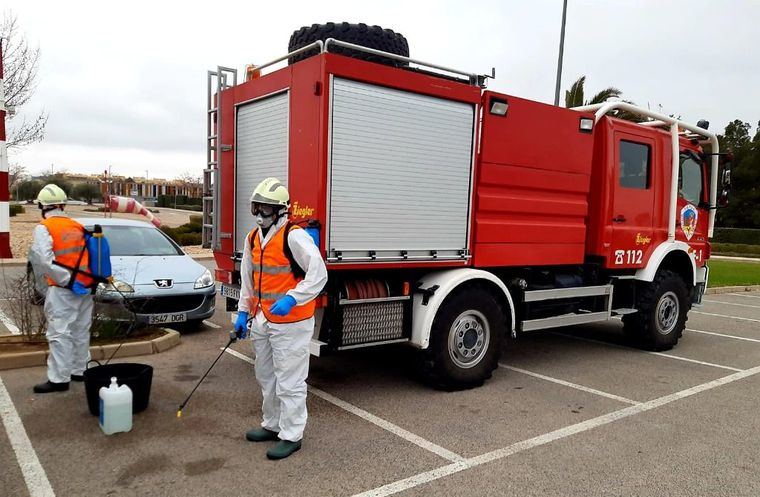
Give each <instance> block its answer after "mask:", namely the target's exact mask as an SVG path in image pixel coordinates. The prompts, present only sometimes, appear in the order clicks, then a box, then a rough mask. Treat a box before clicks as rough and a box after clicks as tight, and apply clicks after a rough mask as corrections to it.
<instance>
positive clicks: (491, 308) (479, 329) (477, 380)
mask: <svg viewBox="0 0 760 497" xmlns="http://www.w3.org/2000/svg"><path fill="white" fill-rule="evenodd" d="M505 333H506V319H505V316H504V313H503V311H502V309H501V307H500V306H499V304H498V303H497V302H496V299H495V298H494V297H493V295H492V294H491V293H490V292H488V291H487V290H485V289H483V288H478V287H475V288H473V287H468V288H466V289H460V290H457V291H455V293H453V294H452V295H450V296H449V297H447V298H446V300H444V301H443V303H442V304H441V307H440V309H438V312H437V313H436V316H435V319H434V320H433V327H432V329H431V332H430V335H431V336H430V345H429V346H428V348H427V350H425V352H424V358H423V361H422V372H423V376H424V378H425V381H426V382H428V383H430V384H431V385H433V386H434V387H436V388H443V389H446V390H462V389H466V388H472V387H476V386H480V385H482V384H483V382H484V381H485V380H487V379H488V378H490V377H491V373H492V372H493V370H494V369H496V367H498V362H499V356H500V355H501V347H502V343H503V338H504V335H505Z"/></svg>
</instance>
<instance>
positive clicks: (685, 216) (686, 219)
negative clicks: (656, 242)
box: [681, 204, 698, 240]
mask: <svg viewBox="0 0 760 497" xmlns="http://www.w3.org/2000/svg"><path fill="white" fill-rule="evenodd" d="M697 217H698V213H697V208H696V207H694V206H693V205H691V204H686V205H685V206H684V207H683V209H681V229H682V230H683V234H684V236H685V237H686V239H687V240H691V237H692V236H694V231H696V229H697Z"/></svg>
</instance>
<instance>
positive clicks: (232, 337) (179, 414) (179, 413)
mask: <svg viewBox="0 0 760 497" xmlns="http://www.w3.org/2000/svg"><path fill="white" fill-rule="evenodd" d="M236 340H237V333H235V331H234V330H232V331H230V340H229V341H228V342H227V345H225V346H224V348H223V349H222V351H221V352H219V355H218V356H216V359H214V362H212V363H211V366H209V368H208V370H207V371H206V373H205V374H204V375H203V376H202V377H201V379H200V380H199V381H198V383H197V384H196V385H195V388H193V390H192V391H191V392H190V395H188V396H187V398H186V399H185V401H184V402H182V403H181V404H180V405H179V409H177V417H178V418H181V417H182V409H184V408H185V406H186V405H187V403H188V402H189V401H190V397H192V396H193V394H194V393H195V391H196V390H198V387H199V386H201V383H203V380H205V379H206V376H208V374H209V373H210V372H211V369H213V367H214V366H215V365H216V363H217V361H219V359H221V358H222V354H224V352H225V351H226V350H227V347H229V346H230V345H232V344H233V343H234V342H235V341H236Z"/></svg>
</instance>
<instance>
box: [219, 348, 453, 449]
mask: <svg viewBox="0 0 760 497" xmlns="http://www.w3.org/2000/svg"><path fill="white" fill-rule="evenodd" d="M227 352H228V353H229V354H231V355H233V356H235V357H237V358H238V359H242V360H244V361H245V362H247V363H249V364H253V359H252V358H250V357H249V356H247V355H245V354H241V353H240V352H238V351H236V350H231V349H227ZM309 392H311V393H312V394H314V395H316V396H317V397H319V398H321V399H322V400H326V401H327V402H329V403H331V404H333V405H335V406H337V407H340V408H341V409H343V410H345V411H348V412H350V413H351V414H354V415H356V416H359V417H360V418H362V419H363V420H365V421H368V422H370V423H372V424H373V425H375V426H378V427H380V428H382V429H383V430H385V431H388V432H390V433H393V434H394V435H396V436H398V437H400V438H403V439H404V440H406V441H407V442H411V443H413V444H414V445H416V446H418V447H420V448H423V449H425V450H427V451H428V452H432V453H433V454H435V455H437V456H439V457H442V458H443V459H447V460H449V461H452V462H460V461H464V457H462V456H460V455H459V454H455V453H454V452H451V451H450V450H448V449H445V448H443V447H441V446H440V445H436V444H434V443H433V442H431V441H429V440H425V439H424V438H422V437H420V436H419V435H415V434H414V433H412V432H410V431H407V430H405V429H403V428H401V427H400V426H398V425H395V424H393V423H391V422H390V421H386V420H384V419H383V418H380V417H378V416H375V415H374V414H372V413H370V412H367V411H365V410H364V409H361V408H360V407H357V406H355V405H353V404H350V403H348V402H346V401H345V400H341V399H339V398H337V397H335V396H333V395H330V394H329V393H327V392H324V391H322V390H320V389H318V388H315V387H312V386H309Z"/></svg>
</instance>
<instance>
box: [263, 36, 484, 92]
mask: <svg viewBox="0 0 760 497" xmlns="http://www.w3.org/2000/svg"><path fill="white" fill-rule="evenodd" d="M331 46H338V47H343V48H349V49H351V50H356V51H359V52H365V53H368V54H372V55H379V56H382V57H386V58H389V59H394V60H400V61H403V62H408V63H410V64H415V65H417V66H419V67H425V68H428V69H435V70H437V71H443V72H446V73H449V74H457V75H459V76H464V77H465V78H467V80H466V82H467V83H469V84H471V85H477V86H480V87H481V88H485V87H486V85H487V82H488V79H489V78H490V79H493V78H495V77H496V69H495V68H492V69H491V74H475V73H471V72H467V71H462V70H459V69H452V68H450V67H446V66H441V65H438V64H432V63H430V62H423V61H421V60H417V59H412V58H410V57H404V56H403V55H398V54H394V53H390V52H384V51H382V50H376V49H374V48H369V47H365V46H362V45H356V44H354V43H348V42H345V41H340V40H336V39H335V38H328V39H326V40H325V41H324V42H323V41H322V40H317V41H315V42H314V43H312V44H310V45H306V46H303V47H301V48H299V49H298V50H293V51H292V52H290V53H288V54H286V55H283V56H282V57H278V58H276V59H274V60H270V61H269V62H266V63H264V64H260V65H254V68H255V69H258V70H261V69H265V68H267V67H270V66H273V65H275V64H277V63H279V62H282V61H283V60H285V59H288V58H290V57H293V56H294V55H298V54H302V53H304V52H308V51H310V50H313V49H315V48H316V49H318V50H319V53H327V52H329V51H330V47H331ZM434 75H436V76H442V77H447V76H446V75H445V74H438V73H434Z"/></svg>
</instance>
